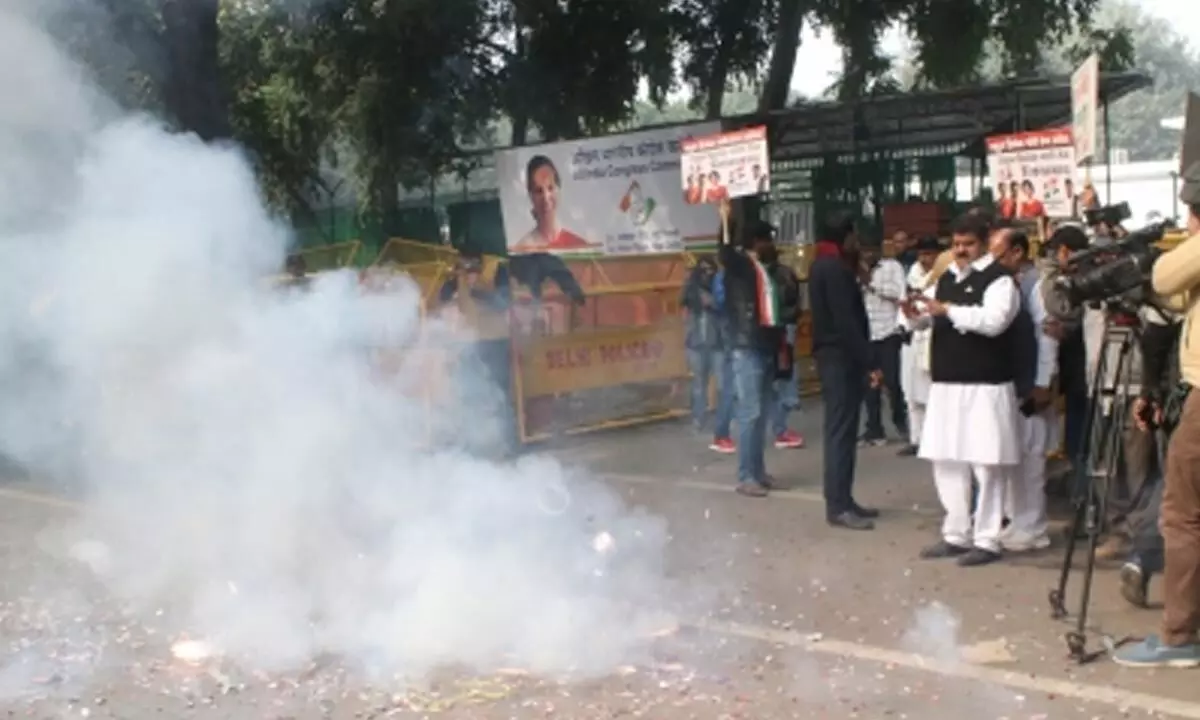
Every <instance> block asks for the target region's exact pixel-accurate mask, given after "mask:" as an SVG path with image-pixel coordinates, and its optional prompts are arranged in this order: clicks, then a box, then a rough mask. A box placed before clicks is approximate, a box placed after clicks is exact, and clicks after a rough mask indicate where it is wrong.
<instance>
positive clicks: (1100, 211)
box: [1083, 202, 1133, 227]
mask: <svg viewBox="0 0 1200 720" xmlns="http://www.w3.org/2000/svg"><path fill="white" fill-rule="evenodd" d="M1131 217H1133V213H1132V212H1131V211H1130V210H1129V203H1127V202H1123V203H1117V204H1116V205H1105V206H1104V207H1099V208H1094V209H1092V210H1084V211H1083V221H1084V222H1085V223H1086V224H1087V226H1088V227H1095V226H1097V225H1107V226H1108V227H1116V226H1118V225H1120V224H1121V223H1123V222H1125V221H1126V220H1128V219H1129V218H1131Z"/></svg>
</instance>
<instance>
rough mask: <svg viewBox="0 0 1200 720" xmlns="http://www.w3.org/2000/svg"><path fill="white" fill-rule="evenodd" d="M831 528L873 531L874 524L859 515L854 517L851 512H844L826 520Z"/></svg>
mask: <svg viewBox="0 0 1200 720" xmlns="http://www.w3.org/2000/svg"><path fill="white" fill-rule="evenodd" d="M826 522H828V523H829V524H830V525H832V526H833V527H840V528H846V529H847V530H874V529H875V523H873V522H871V521H870V520H868V519H867V518H865V517H862V516H861V515H855V514H854V513H853V512H844V513H842V514H840V515H834V516H833V517H830V518H828V519H827V520H826Z"/></svg>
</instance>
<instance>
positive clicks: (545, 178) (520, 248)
mask: <svg viewBox="0 0 1200 720" xmlns="http://www.w3.org/2000/svg"><path fill="white" fill-rule="evenodd" d="M525 190H526V192H527V193H528V194H529V205H530V215H532V216H533V221H534V228H533V229H532V230H530V231H529V232H528V233H526V234H525V236H524V237H522V238H521V239H520V240H519V241H518V242H517V244H516V245H515V246H514V247H513V248H512V250H513V252H519V253H522V252H553V251H555V250H582V249H587V248H590V247H593V245H592V243H589V242H588V241H587V240H585V239H584V238H582V237H580V236H579V235H576V234H575V233H573V232H571V231H570V230H568V229H566V228H565V227H563V226H562V224H561V223H560V222H559V218H558V209H559V199H560V198H561V191H562V178H561V177H560V176H559V174H558V168H557V167H555V165H554V161H553V160H551V159H550V158H548V157H546V156H545V155H534V156H533V157H532V158H530V160H529V163H528V164H527V165H526V168H525Z"/></svg>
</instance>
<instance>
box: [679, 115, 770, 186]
mask: <svg viewBox="0 0 1200 720" xmlns="http://www.w3.org/2000/svg"><path fill="white" fill-rule="evenodd" d="M680 175H681V177H682V180H683V194H684V197H685V198H687V201H688V202H689V203H691V204H696V203H716V202H720V201H722V200H725V199H727V198H728V199H732V198H740V197H746V196H747V195H758V194H760V193H765V192H769V191H770V189H771V158H770V153H769V152H768V150H767V128H766V127H762V126H759V127H752V128H746V129H744V130H734V131H733V132H724V133H717V134H715V135H708V136H705V137H694V138H691V139H690V140H685V141H684V142H683V167H682V172H681V174H680Z"/></svg>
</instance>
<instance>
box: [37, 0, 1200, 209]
mask: <svg viewBox="0 0 1200 720" xmlns="http://www.w3.org/2000/svg"><path fill="white" fill-rule="evenodd" d="M1100 2H1101V0H637V1H634V0H303V1H302V2H285V1H282V0H221V3H220V14H219V17H218V16H217V15H216V14H215V8H216V7H217V0H88V1H87V2H73V3H71V5H70V7H71V8H72V9H71V10H70V11H68V12H65V13H61V14H60V17H58V18H57V20H58V22H57V25H56V28H57V32H58V33H59V35H60V37H62V38H64V39H65V40H66V41H67V42H68V44H69V46H70V47H71V48H72V49H73V51H74V52H75V53H76V54H77V55H78V56H79V57H80V58H81V59H83V60H84V61H85V62H86V63H87V64H88V65H89V67H91V68H92V70H93V72H94V74H95V75H96V77H97V79H98V80H99V82H100V83H101V84H102V86H103V87H105V88H106V89H107V90H109V91H110V92H111V93H112V94H113V96H114V97H116V98H118V100H119V101H120V102H121V103H122V104H125V105H127V106H130V107H139V108H148V109H151V110H154V111H157V112H163V113H165V114H167V115H168V116H171V117H174V118H175V119H176V120H177V121H178V122H179V124H180V125H181V126H182V127H184V128H187V129H192V130H195V131H197V132H199V133H200V134H201V136H202V137H216V136H220V135H222V134H223V133H228V130H223V129H222V128H223V127H224V126H228V127H231V128H232V132H233V133H234V134H235V135H236V137H237V138H238V139H239V140H240V141H241V142H243V143H244V144H245V145H246V146H247V147H248V148H249V149H250V151H251V153H252V155H253V157H254V158H255V160H256V162H257V164H258V168H259V171H260V173H261V175H262V178H263V186H264V189H265V194H266V195H267V196H268V197H269V198H270V199H271V200H272V202H274V203H275V204H276V205H278V206H279V207H281V208H284V209H287V210H289V211H291V212H293V213H297V212H298V213H311V211H310V210H309V208H310V207H311V206H313V205H315V204H319V202H320V200H319V198H320V196H322V195H328V194H330V193H331V192H332V190H333V188H331V187H328V185H329V184H331V183H330V181H328V177H329V175H330V174H331V172H330V171H331V170H334V171H336V172H335V173H332V174H337V173H340V174H342V175H343V176H345V177H348V178H349V179H350V180H351V181H352V182H354V183H355V184H356V185H357V187H358V189H359V193H358V197H359V198H360V199H361V200H362V202H363V205H364V206H365V208H366V209H369V210H371V211H373V212H376V213H384V214H387V213H389V212H391V211H393V210H394V209H395V208H396V205H397V202H398V192H399V189H400V188H401V187H405V188H409V189H412V188H425V187H431V186H433V185H434V184H435V183H436V181H437V179H438V178H441V177H444V176H446V175H447V174H451V175H454V174H457V175H458V176H465V175H466V174H467V173H469V172H470V171H471V169H472V168H473V167H474V166H475V161H474V159H473V158H474V157H476V156H474V155H472V154H471V153H469V152H467V151H469V150H472V149H475V148H481V147H486V146H488V145H491V144H495V143H501V144H504V143H507V142H508V141H509V140H512V141H515V142H518V143H523V142H527V141H529V140H532V139H539V140H558V139H564V138H570V137H575V136H579V135H584V134H594V133H601V132H606V131H609V130H612V129H614V128H628V127H631V126H632V125H635V124H639V123H645V122H651V123H657V122H667V121H677V120H688V119H694V118H699V117H710V118H711V117H717V116H719V115H721V114H722V113H730V112H733V113H746V112H753V111H755V109H763V110H769V109H775V108H778V107H781V106H782V105H783V104H785V103H787V102H789V101H791V99H790V98H789V93H788V92H787V86H788V85H789V84H790V80H791V65H792V64H793V63H794V58H795V54H796V45H797V38H798V36H799V31H800V29H801V28H802V27H808V28H812V29H816V30H818V31H819V32H823V33H828V34H830V35H832V37H834V38H836V40H837V41H838V43H839V44H840V45H841V46H842V49H843V60H844V68H845V69H844V73H843V75H842V77H841V79H840V80H839V82H838V83H837V84H836V86H835V87H834V88H832V89H831V93H832V94H835V95H836V96H838V97H841V98H844V99H852V98H858V97H862V96H864V95H870V94H874V93H884V92H894V91H896V90H897V89H899V87H900V86H901V82H900V78H904V79H906V80H907V81H909V82H911V84H914V85H917V86H921V87H947V86H956V85H964V84H970V83H972V82H976V81H979V80H982V79H987V78H989V77H994V76H996V75H1001V74H1002V75H1011V74H1021V73H1034V72H1044V71H1048V70H1053V71H1057V70H1060V69H1061V67H1063V66H1065V67H1067V68H1068V69H1069V68H1070V67H1071V66H1072V65H1073V64H1074V63H1076V62H1078V60H1079V59H1081V58H1082V57H1084V56H1086V55H1087V54H1088V53H1091V52H1098V53H1100V56H1101V62H1102V66H1103V67H1104V68H1106V69H1113V68H1118V67H1127V66H1129V64H1130V63H1131V62H1132V61H1133V60H1134V54H1135V53H1134V50H1137V51H1138V52H1137V60H1138V61H1139V63H1140V64H1142V65H1143V66H1144V67H1146V69H1147V70H1151V71H1153V72H1155V73H1156V74H1158V75H1159V76H1160V78H1165V79H1166V83H1165V84H1164V86H1163V87H1162V88H1161V91H1160V90H1159V89H1156V90H1155V94H1154V95H1153V97H1152V101H1151V102H1147V103H1144V104H1143V105H1139V106H1138V107H1136V108H1135V107H1132V106H1130V107H1129V108H1128V109H1127V111H1126V112H1127V113H1128V115H1129V116H1130V117H1140V115H1139V113H1141V114H1144V115H1145V116H1146V117H1147V118H1148V117H1149V115H1150V114H1152V113H1154V112H1158V111H1159V110H1161V109H1162V107H1165V105H1166V104H1172V103H1173V104H1176V105H1179V106H1180V107H1181V106H1182V90H1181V88H1183V87H1185V86H1186V85H1187V83H1188V82H1189V81H1190V78H1194V77H1196V59H1195V57H1194V56H1193V55H1191V54H1190V53H1189V52H1187V51H1186V47H1185V45H1184V44H1183V41H1182V40H1180V39H1179V38H1178V36H1177V35H1173V34H1172V32H1171V29H1170V28H1163V27H1161V26H1160V25H1154V24H1153V23H1150V22H1149V21H1146V20H1145V19H1144V18H1140V16H1136V14H1131V13H1132V12H1133V11H1132V10H1130V6H1128V5H1119V4H1118V5H1114V4H1113V3H1108V4H1105V5H1100V4H1099V3H1100ZM1113 8H1117V9H1118V10H1119V12H1118V11H1116V10H1113ZM210 16H211V17H210ZM897 23H899V24H901V25H902V26H903V27H904V28H906V29H907V31H908V33H909V35H910V37H911V39H912V47H913V57H912V58H910V59H909V61H908V63H907V65H905V64H901V66H900V67H899V68H898V67H897V63H896V60H895V59H894V58H890V57H887V56H886V55H884V54H883V53H882V52H881V50H880V37H881V35H882V33H883V32H884V31H885V30H887V29H888V28H890V27H893V26H895V25H896V24H897ZM1139 23H1140V24H1139ZM1155 35H1157V37H1159V38H1168V40H1167V41H1166V44H1165V45H1163V44H1161V42H1160V44H1159V45H1158V46H1157V47H1158V49H1156V46H1155V43H1152V42H1150V39H1151V38H1152V37H1153V36H1155ZM218 40H219V43H218V42H216V41H218ZM1172 43H1175V44H1172ZM209 44H212V46H213V48H216V50H212V49H211V48H210V47H209ZM114 48H119V49H120V50H119V51H115V50H114ZM1048 48H1049V49H1051V50H1048ZM188 58H192V59H193V61H194V62H191V63H190V64H189V62H188ZM214 58H216V59H219V65H218V64H217V63H216V59H214ZM210 60H211V61H212V62H210ZM768 69H769V71H768ZM681 89H683V90H686V91H689V92H688V93H687V99H686V100H684V101H683V102H676V103H668V102H667V99H668V96H669V95H670V96H672V97H677V93H678V91H679V90H681ZM1139 122H1141V121H1139ZM1149 122H1150V121H1149V119H1146V120H1145V121H1144V122H1141V124H1139V125H1137V127H1138V131H1137V132H1133V131H1129V132H1128V133H1126V132H1125V131H1124V130H1122V131H1119V132H1117V133H1116V134H1117V136H1118V142H1119V143H1121V144H1122V146H1128V147H1130V148H1131V149H1132V150H1134V151H1135V154H1139V155H1140V154H1141V153H1161V152H1162V151H1163V148H1164V147H1165V144H1164V143H1165V142H1166V136H1164V134H1163V132H1164V131H1161V129H1158V128H1157V126H1155V128H1154V129H1153V130H1151V129H1150V128H1149ZM1155 122H1157V121H1155ZM1131 127H1132V126H1131Z"/></svg>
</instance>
